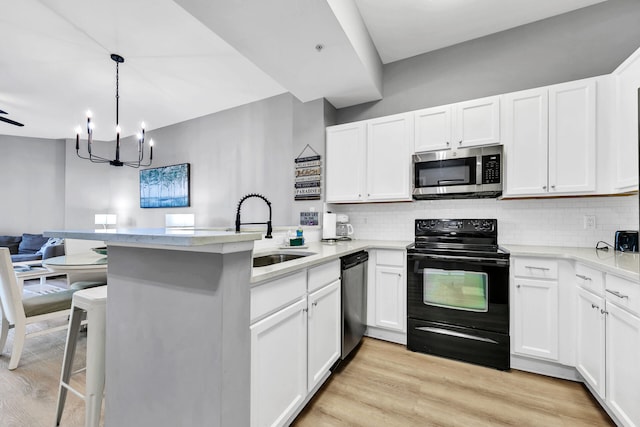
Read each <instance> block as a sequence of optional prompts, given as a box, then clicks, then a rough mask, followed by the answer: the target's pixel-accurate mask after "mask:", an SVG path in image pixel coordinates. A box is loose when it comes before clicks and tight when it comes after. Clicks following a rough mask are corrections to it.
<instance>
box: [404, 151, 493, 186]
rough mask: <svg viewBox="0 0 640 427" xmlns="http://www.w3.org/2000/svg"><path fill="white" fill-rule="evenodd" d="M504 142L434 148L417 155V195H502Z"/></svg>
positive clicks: (415, 172) (415, 156)
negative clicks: (461, 147)
mask: <svg viewBox="0 0 640 427" xmlns="http://www.w3.org/2000/svg"><path fill="white" fill-rule="evenodd" d="M502 160H503V156H502V146H501V145H496V146H491V147H479V148H469V149H463V150H448V151H434V152H430V153H418V154H415V155H414V156H413V198H414V199H440V198H490V197H499V196H501V195H502V182H503V180H502Z"/></svg>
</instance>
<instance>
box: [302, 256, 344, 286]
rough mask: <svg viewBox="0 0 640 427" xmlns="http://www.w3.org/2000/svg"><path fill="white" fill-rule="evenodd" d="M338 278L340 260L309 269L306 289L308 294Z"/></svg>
mask: <svg viewBox="0 0 640 427" xmlns="http://www.w3.org/2000/svg"><path fill="white" fill-rule="evenodd" d="M339 278H340V260H339V259H337V260H335V261H331V262H328V263H326V264H322V265H319V266H317V267H313V268H310V269H309V276H308V283H307V288H308V290H309V292H313V291H315V290H316V289H320V288H321V287H323V286H325V285H328V284H329V283H331V282H333V281H336V280H338V279H339Z"/></svg>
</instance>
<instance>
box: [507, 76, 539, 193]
mask: <svg viewBox="0 0 640 427" xmlns="http://www.w3.org/2000/svg"><path fill="white" fill-rule="evenodd" d="M548 99H549V97H548V91H547V90H546V89H532V90H525V91H523V92H517V93H510V94H507V95H505V96H504V105H505V114H504V116H505V126H504V128H505V141H506V144H505V154H506V158H507V160H506V189H505V194H508V195H519V194H543V193H546V192H547V157H548V145H547V141H548Z"/></svg>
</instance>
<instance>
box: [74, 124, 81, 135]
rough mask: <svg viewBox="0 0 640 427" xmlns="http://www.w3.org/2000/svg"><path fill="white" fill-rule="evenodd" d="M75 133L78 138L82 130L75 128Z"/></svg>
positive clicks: (78, 127)
mask: <svg viewBox="0 0 640 427" xmlns="http://www.w3.org/2000/svg"><path fill="white" fill-rule="evenodd" d="M75 131H76V135H78V136H79V135H82V128H81V127H80V126H76V129H75Z"/></svg>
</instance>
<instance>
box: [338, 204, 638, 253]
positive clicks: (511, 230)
mask: <svg viewBox="0 0 640 427" xmlns="http://www.w3.org/2000/svg"><path fill="white" fill-rule="evenodd" d="M331 207H332V208H333V211H334V212H339V213H346V214H349V219H350V221H351V222H352V224H353V227H354V229H355V236H356V238H359V239H383V240H408V241H411V240H413V236H414V230H413V227H414V220H415V219H418V218H497V219H498V241H499V243H500V244H509V243H511V244H526V245H545V246H578V247H594V246H595V245H596V243H597V242H598V241H599V240H603V241H606V242H608V243H610V244H613V237H614V233H615V231H616V230H638V195H634V196H626V197H583V198H565V199H526V200H496V199H469V200H425V201H416V202H413V203H409V202H407V203H378V204H367V205H356V204H351V205H331ZM584 215H595V216H596V228H595V230H585V229H584V227H583V216H584Z"/></svg>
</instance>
